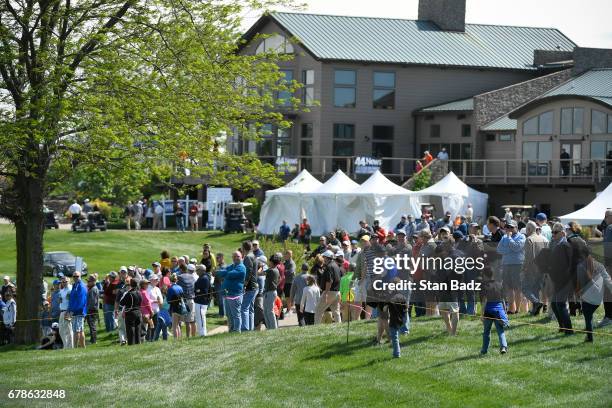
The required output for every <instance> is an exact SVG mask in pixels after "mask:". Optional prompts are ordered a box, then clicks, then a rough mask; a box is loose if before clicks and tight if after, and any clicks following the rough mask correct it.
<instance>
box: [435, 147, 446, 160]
mask: <svg viewBox="0 0 612 408" xmlns="http://www.w3.org/2000/svg"><path fill="white" fill-rule="evenodd" d="M436 158H437V159H438V160H448V153H447V152H446V147H443V148H442V150H440V151H439V152H438V155H437V156H436Z"/></svg>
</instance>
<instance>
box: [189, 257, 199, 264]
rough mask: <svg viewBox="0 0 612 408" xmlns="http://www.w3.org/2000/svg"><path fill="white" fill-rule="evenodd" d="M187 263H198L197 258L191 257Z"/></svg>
mask: <svg viewBox="0 0 612 408" xmlns="http://www.w3.org/2000/svg"><path fill="white" fill-rule="evenodd" d="M189 263H192V264H196V263H198V260H197V259H195V258H191V259H190V260H189Z"/></svg>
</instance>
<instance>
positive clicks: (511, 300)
mask: <svg viewBox="0 0 612 408" xmlns="http://www.w3.org/2000/svg"><path fill="white" fill-rule="evenodd" d="M505 233H506V234H505V235H504V236H503V237H502V239H501V241H500V242H499V244H498V245H497V253H499V254H500V255H502V262H501V263H502V273H503V283H504V291H505V293H506V298H507V299H508V314H514V313H519V307H520V304H521V299H522V293H521V270H522V268H523V262H524V261H525V236H524V235H523V234H521V233H520V232H518V228H517V224H516V221H514V220H512V219H511V220H510V221H508V222H507V223H506V230H505Z"/></svg>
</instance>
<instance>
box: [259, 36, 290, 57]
mask: <svg viewBox="0 0 612 408" xmlns="http://www.w3.org/2000/svg"><path fill="white" fill-rule="evenodd" d="M265 52H276V53H279V54H293V52H294V50H293V45H292V44H291V43H290V42H289V41H288V40H287V39H286V38H285V37H283V36H282V35H280V34H273V35H272V36H270V37H268V38H266V39H264V40H262V41H261V42H260V43H259V45H258V46H257V50H255V54H263V53H265Z"/></svg>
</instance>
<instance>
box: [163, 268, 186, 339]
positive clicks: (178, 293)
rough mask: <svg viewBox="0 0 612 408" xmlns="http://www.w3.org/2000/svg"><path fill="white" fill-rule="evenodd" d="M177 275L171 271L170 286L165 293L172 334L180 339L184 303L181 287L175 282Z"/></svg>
mask: <svg viewBox="0 0 612 408" xmlns="http://www.w3.org/2000/svg"><path fill="white" fill-rule="evenodd" d="M177 281H178V276H177V275H176V274H175V273H173V274H172V275H171V276H170V283H171V286H170V287H169V288H168V291H167V293H166V301H167V302H168V305H169V306H170V309H169V312H170V315H171V316H172V336H173V337H174V339H175V340H180V338H181V334H182V333H181V320H182V318H183V313H184V312H186V310H183V307H184V305H185V303H184V300H183V288H182V287H181V286H180V285H179V284H178V283H177Z"/></svg>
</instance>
